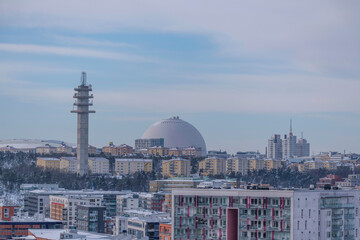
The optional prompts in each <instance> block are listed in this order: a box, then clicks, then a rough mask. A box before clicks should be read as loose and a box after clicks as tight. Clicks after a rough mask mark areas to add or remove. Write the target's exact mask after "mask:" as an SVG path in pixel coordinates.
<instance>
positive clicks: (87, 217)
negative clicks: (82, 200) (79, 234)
mask: <svg viewBox="0 0 360 240" xmlns="http://www.w3.org/2000/svg"><path fill="white" fill-rule="evenodd" d="M105 210H106V209H105V207H100V206H91V205H78V206H77V221H76V229H78V230H80V231H87V232H96V233H105Z"/></svg>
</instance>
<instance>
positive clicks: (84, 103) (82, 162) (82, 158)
mask: <svg viewBox="0 0 360 240" xmlns="http://www.w3.org/2000/svg"><path fill="white" fill-rule="evenodd" d="M74 90H75V91H76V93H75V94H74V98H76V100H75V103H74V106H77V109H76V110H72V111H71V112H72V113H77V148H76V153H77V172H78V173H79V174H80V175H84V174H87V173H88V157H89V154H88V149H89V113H95V111H93V110H89V106H92V105H93V103H92V101H90V98H93V97H94V96H93V95H92V94H89V92H90V91H92V86H91V84H89V85H87V83H86V73H85V72H82V73H81V82H80V85H79V86H78V87H77V88H75V89H74Z"/></svg>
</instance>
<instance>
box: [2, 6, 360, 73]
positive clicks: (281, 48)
mask: <svg viewBox="0 0 360 240" xmlns="http://www.w3.org/2000/svg"><path fill="white" fill-rule="evenodd" d="M359 7H360V2H359V1H356V0H349V1H341V2H338V1H331V2H329V1H326V0H320V1H315V2H314V1H301V2H296V1H280V0H273V1H239V0H234V1H232V0H230V1H226V2H220V1H216V0H203V1H201V0H200V1H178V2H173V1H165V0H154V1H151V2H146V1H136V0H134V1H125V2H123V1H122V2H119V1H115V0H114V1H107V2H106V4H104V3H103V2H99V1H91V0H90V1H89V0H86V1H85V0H84V1H81V0H79V1H71V2H64V1H36V2H35V3H34V2H26V1H7V2H5V3H4V2H3V3H2V4H1V7H0V26H5V27H9V26H10V27H11V26H16V27H19V26H20V27H29V28H51V29H54V28H56V29H68V30H69V29H70V30H72V31H75V32H83V33H84V32H87V33H104V32H105V33H107V32H120V31H141V32H144V31H150V32H154V31H155V32H173V33H181V34H183V33H190V34H202V35H206V36H209V37H210V38H212V39H213V40H214V41H215V42H216V43H218V44H219V46H220V49H219V54H225V55H227V56H228V55H232V56H235V57H239V56H240V57H243V56H248V57H249V56H250V57H252V58H258V59H272V60H280V61H286V62H290V63H292V64H294V65H295V66H297V67H298V68H299V69H300V70H305V71H309V72H314V73H317V74H327V75H333V74H344V73H346V74H350V75H357V76H359V75H360V72H359V70H358V67H357V66H358V65H359V62H360V57H359V54H358V53H359V52H360V45H359V44H358V43H359V42H360V28H359V27H358V23H359V22H360V15H359V14H358V11H357V10H358V9H359ZM89 54H90V55H94V54H95V53H89ZM95 55H97V54H95ZM100 55H102V54H100ZM105 55H106V54H105ZM110 57H111V54H110ZM121 58H122V57H121Z"/></svg>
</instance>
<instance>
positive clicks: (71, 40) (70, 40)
mask: <svg viewBox="0 0 360 240" xmlns="http://www.w3.org/2000/svg"><path fill="white" fill-rule="evenodd" d="M53 38H54V39H55V40H57V41H58V42H60V43H66V44H75V45H85V46H102V47H124V48H135V47H136V46H135V45H134V44H130V43H125V42H112V41H106V40H101V41H100V40H93V39H89V38H81V37H69V36H60V35H55V36H53Z"/></svg>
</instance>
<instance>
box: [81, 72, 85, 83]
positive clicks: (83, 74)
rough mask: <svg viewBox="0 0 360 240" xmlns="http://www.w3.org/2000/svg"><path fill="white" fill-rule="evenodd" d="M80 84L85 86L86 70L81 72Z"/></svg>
mask: <svg viewBox="0 0 360 240" xmlns="http://www.w3.org/2000/svg"><path fill="white" fill-rule="evenodd" d="M81 86H86V72H82V73H81Z"/></svg>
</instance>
